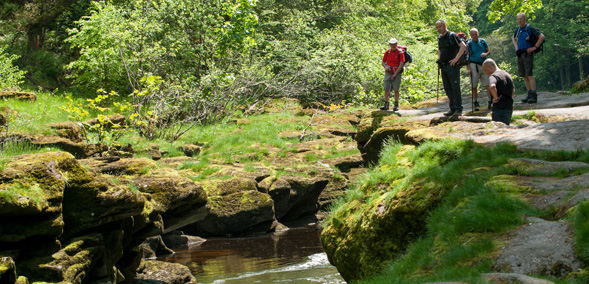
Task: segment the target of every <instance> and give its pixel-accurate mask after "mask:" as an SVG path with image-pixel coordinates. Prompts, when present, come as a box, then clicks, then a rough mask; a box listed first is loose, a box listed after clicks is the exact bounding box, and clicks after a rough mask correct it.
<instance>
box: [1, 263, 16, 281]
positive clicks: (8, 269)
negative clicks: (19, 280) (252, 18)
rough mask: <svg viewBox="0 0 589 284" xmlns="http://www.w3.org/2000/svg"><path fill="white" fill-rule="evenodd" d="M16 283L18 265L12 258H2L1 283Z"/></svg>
mask: <svg viewBox="0 0 589 284" xmlns="http://www.w3.org/2000/svg"><path fill="white" fill-rule="evenodd" d="M14 282H16V265H15V264H14V260H12V258H11V257H0V283H2V284H12V283H14Z"/></svg>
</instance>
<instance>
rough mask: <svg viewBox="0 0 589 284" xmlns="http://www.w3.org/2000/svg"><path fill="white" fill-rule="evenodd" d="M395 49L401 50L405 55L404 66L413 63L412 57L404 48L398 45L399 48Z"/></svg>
mask: <svg viewBox="0 0 589 284" xmlns="http://www.w3.org/2000/svg"><path fill="white" fill-rule="evenodd" d="M397 48H399V49H401V50H403V52H404V53H405V64H407V63H411V62H413V56H411V53H409V51H407V47H406V46H404V45H399V46H397Z"/></svg>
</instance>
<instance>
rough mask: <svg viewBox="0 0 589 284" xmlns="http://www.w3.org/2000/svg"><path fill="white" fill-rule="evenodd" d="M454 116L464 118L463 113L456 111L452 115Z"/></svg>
mask: <svg viewBox="0 0 589 284" xmlns="http://www.w3.org/2000/svg"><path fill="white" fill-rule="evenodd" d="M452 116H454V117H457V116H462V112H461V111H456V112H454V113H453V114H452Z"/></svg>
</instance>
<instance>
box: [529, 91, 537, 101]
mask: <svg viewBox="0 0 589 284" xmlns="http://www.w3.org/2000/svg"><path fill="white" fill-rule="evenodd" d="M537 102H538V93H536V92H533V93H531V94H530V98H529V99H528V103H529V104H535V103H537Z"/></svg>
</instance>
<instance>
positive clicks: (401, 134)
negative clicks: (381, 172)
mask: <svg viewBox="0 0 589 284" xmlns="http://www.w3.org/2000/svg"><path fill="white" fill-rule="evenodd" d="M414 129H417V127H415V126H412V125H411V124H408V125H405V126H387V127H381V128H379V129H378V130H376V131H375V132H374V133H373V134H372V136H370V140H368V142H366V144H365V145H364V146H360V145H359V147H358V149H360V152H361V153H362V158H363V159H364V162H365V163H366V164H376V163H378V160H379V156H380V152H381V150H382V148H383V146H384V143H385V142H386V141H387V140H396V141H400V142H401V143H403V144H414V141H412V140H411V139H408V137H407V136H406V135H407V133H408V132H410V131H412V130H414Z"/></svg>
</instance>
